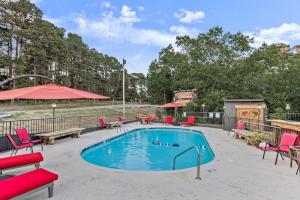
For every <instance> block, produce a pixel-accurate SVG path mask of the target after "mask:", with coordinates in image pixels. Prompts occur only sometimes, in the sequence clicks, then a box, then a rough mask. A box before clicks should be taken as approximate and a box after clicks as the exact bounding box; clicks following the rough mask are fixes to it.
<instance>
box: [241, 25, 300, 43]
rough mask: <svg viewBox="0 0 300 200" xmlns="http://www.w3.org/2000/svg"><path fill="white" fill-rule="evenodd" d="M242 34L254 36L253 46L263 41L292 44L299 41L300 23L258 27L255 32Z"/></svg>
mask: <svg viewBox="0 0 300 200" xmlns="http://www.w3.org/2000/svg"><path fill="white" fill-rule="evenodd" d="M244 34H246V35H249V36H250V37H253V38H254V44H253V46H254V47H259V46H261V45H262V44H263V43H267V44H274V43H286V44H293V43H295V42H298V43H299V41H300V25H299V24H296V23H283V24H282V25H280V26H278V27H271V28H266V29H259V30H257V31H255V32H245V33H244Z"/></svg>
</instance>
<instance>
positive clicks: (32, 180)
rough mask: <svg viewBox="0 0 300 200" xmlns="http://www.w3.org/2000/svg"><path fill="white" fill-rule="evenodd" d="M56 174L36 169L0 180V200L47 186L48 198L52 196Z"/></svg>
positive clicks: (6, 199)
mask: <svg viewBox="0 0 300 200" xmlns="http://www.w3.org/2000/svg"><path fill="white" fill-rule="evenodd" d="M57 179H58V175H57V174H54V173H52V172H49V171H47V170H45V169H42V168H40V169H36V170H33V171H30V172H27V173H25V174H21V175H17V176H14V177H11V178H8V179H5V180H2V181H0V188H1V190H0V200H8V199H12V198H14V197H19V196H21V195H25V194H27V193H31V192H35V191H39V190H41V189H44V188H46V187H47V188H48V196H49V198H50V197H52V196H53V188H54V181H56V180H57Z"/></svg>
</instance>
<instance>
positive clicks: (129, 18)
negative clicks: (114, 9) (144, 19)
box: [120, 5, 141, 23]
mask: <svg viewBox="0 0 300 200" xmlns="http://www.w3.org/2000/svg"><path fill="white" fill-rule="evenodd" d="M120 20H122V21H123V22H125V23H133V22H139V21H141V20H140V19H139V18H138V17H137V16H136V12H135V11H133V10H132V9H131V8H130V7H128V6H127V5H123V6H122V8H121V17H120Z"/></svg>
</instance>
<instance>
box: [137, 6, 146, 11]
mask: <svg viewBox="0 0 300 200" xmlns="http://www.w3.org/2000/svg"><path fill="white" fill-rule="evenodd" d="M137 8H138V9H139V10H140V11H144V10H145V8H144V7H143V6H138V7H137Z"/></svg>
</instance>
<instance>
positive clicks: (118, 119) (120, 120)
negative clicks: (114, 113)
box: [117, 116, 126, 124]
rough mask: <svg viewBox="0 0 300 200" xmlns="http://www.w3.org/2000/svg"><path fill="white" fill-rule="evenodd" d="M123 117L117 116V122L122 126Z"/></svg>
mask: <svg viewBox="0 0 300 200" xmlns="http://www.w3.org/2000/svg"><path fill="white" fill-rule="evenodd" d="M125 120H126V119H125V117H124V116H118V117H117V121H118V122H120V123H121V124H123V123H124V122H125Z"/></svg>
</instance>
